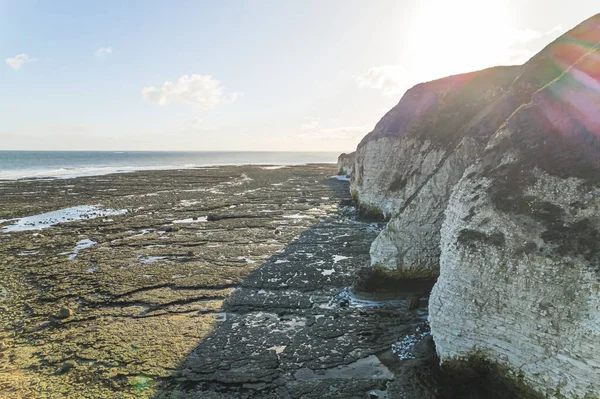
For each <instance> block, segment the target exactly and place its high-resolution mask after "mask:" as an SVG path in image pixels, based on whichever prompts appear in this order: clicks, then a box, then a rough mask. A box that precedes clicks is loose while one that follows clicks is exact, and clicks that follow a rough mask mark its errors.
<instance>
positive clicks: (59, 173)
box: [0, 162, 335, 181]
mask: <svg viewBox="0 0 600 399" xmlns="http://www.w3.org/2000/svg"><path fill="white" fill-rule="evenodd" d="M319 163H323V164H334V163H335V162H319ZM261 165H265V164H264V162H263V163H235V162H227V163H210V164H186V165H152V166H90V167H82V168H60V169H19V170H0V181H1V180H19V179H73V178H76V177H90V176H102V175H109V174H113V173H132V172H138V171H149V170H183V169H204V168H216V167H219V166H261ZM302 165H307V163H306V162H304V163H302V162H301V163H298V162H281V163H279V164H277V165H271V166H267V167H268V168H282V167H286V166H302ZM267 167H265V168H267Z"/></svg>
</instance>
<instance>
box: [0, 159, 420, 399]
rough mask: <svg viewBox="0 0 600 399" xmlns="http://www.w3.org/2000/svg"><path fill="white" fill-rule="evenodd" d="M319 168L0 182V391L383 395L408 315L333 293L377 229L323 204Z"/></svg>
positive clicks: (334, 203) (342, 289) (334, 196)
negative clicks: (48, 217)
mask: <svg viewBox="0 0 600 399" xmlns="http://www.w3.org/2000/svg"><path fill="white" fill-rule="evenodd" d="M336 169H337V168H336V166H335V165H307V166H295V167H286V168H278V169H274V168H263V167H259V166H252V167H249V166H245V167H219V168H199V169H190V170H173V171H146V172H136V173H127V174H116V175H109V176H97V177H85V178H77V179H68V180H49V179H48V180H46V179H37V180H30V181H16V182H8V181H6V182H0V203H2V204H3V206H2V208H1V209H0V220H1V221H0V275H1V279H0V342H2V346H1V350H0V392H1V393H2V395H10V397H16V398H19V397H35V398H73V397H78V398H79V397H81V398H130V397H132V398H133V397H135V398H140V397H141V398H144V397H161V398H162V397H202V398H211V397H215V398H228V397H231V398H238V397H241V398H244V397H260V398H263V397H265V398H268V397H278V398H279V397H292V398H313V397H339V398H352V397H357V398H358V397H366V395H367V393H368V392H369V391H373V392H380V393H378V394H379V395H380V396H379V397H386V396H385V395H388V393H386V386H387V383H388V381H390V380H391V379H392V378H393V376H394V371H393V370H394V367H395V366H394V363H393V362H392V361H390V359H391V358H392V357H390V356H389V353H391V344H392V343H394V342H396V341H397V340H398V339H399V338H400V337H401V336H402V334H404V333H405V332H408V331H410V330H411V329H412V330H414V326H415V325H417V324H418V323H419V322H420V321H421V320H422V319H423V317H424V316H425V313H424V309H423V308H421V309H416V310H413V311H410V312H409V311H408V310H407V308H406V304H405V303H403V302H392V303H373V302H369V301H361V300H358V299H357V298H355V297H354V296H353V295H352V294H351V292H350V291H349V289H348V288H347V287H349V286H351V285H352V280H353V273H354V271H355V270H357V269H358V268H359V267H361V266H363V264H364V263H365V262H367V261H368V247H369V244H370V243H371V241H372V239H373V238H374V236H375V235H376V234H377V231H379V229H380V226H379V225H377V224H372V223H366V222H361V221H359V220H358V219H357V218H356V216H355V214H354V211H353V208H350V207H341V206H339V204H340V201H341V200H344V199H346V200H347V199H348V198H349V193H348V183H347V182H344V181H338V180H336V179H332V178H331V176H332V175H334V174H335V173H336V172H337V170H336ZM80 206H95V207H88V208H86V211H85V212H84V213H82V214H81V215H79V216H78V218H75V219H74V220H71V221H69V220H68V219H69V218H65V219H61V217H62V216H61V215H65V212H62V213H59V214H58V215H57V214H54V213H53V214H52V217H53V218H58V219H59V220H58V223H57V224H53V223H54V222H56V221H57V220H52V221H46V222H48V223H52V224H53V225H52V226H45V227H46V228H44V229H42V230H35V229H33V228H35V227H40V225H37V224H36V223H38V222H39V220H36V221H34V222H31V223H33V224H32V225H31V224H30V220H32V219H27V220H28V222H27V223H28V225H27V226H26V228H25V229H24V230H18V231H17V230H15V231H9V230H8V229H6V227H7V226H12V225H15V223H18V221H15V220H14V219H17V218H23V217H27V216H34V215H40V214H44V213H46V212H54V211H57V210H65V209H71V208H73V207H80ZM96 207H97V208H96ZM76 209H79V208H76ZM99 209H100V210H99ZM101 209H104V210H114V211H115V212H113V213H111V214H110V215H107V214H104V213H102V212H103V211H101ZM71 210H72V209H71ZM69 215H70V213H69ZM21 220H22V219H21ZM224 301H225V302H224ZM375 305H377V306H375ZM386 353H388V355H386ZM386 356H387V357H386Z"/></svg>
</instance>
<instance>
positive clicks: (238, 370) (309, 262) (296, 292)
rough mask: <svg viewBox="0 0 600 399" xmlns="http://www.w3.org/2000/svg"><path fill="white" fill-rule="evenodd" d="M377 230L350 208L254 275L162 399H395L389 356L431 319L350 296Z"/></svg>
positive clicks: (395, 304)
mask: <svg viewBox="0 0 600 399" xmlns="http://www.w3.org/2000/svg"><path fill="white" fill-rule="evenodd" d="M378 227H379V226H377V225H376V224H372V223H365V222H361V221H359V220H357V219H356V215H355V212H354V210H353V209H352V208H346V209H343V210H341V211H340V214H339V215H336V216H334V217H330V218H327V219H325V220H323V221H321V222H319V223H318V224H316V225H313V226H311V227H310V228H309V229H308V230H306V231H305V232H304V233H303V234H302V235H301V236H300V237H299V238H298V239H297V240H296V241H294V242H293V243H291V244H289V245H288V246H287V247H286V248H285V249H284V250H283V251H280V252H279V253H277V254H276V255H274V256H273V257H272V258H270V259H269V260H268V261H267V262H265V264H263V266H261V267H260V268H259V269H256V270H254V271H253V272H251V273H250V274H249V276H248V278H247V279H245V280H244V281H243V283H242V284H241V286H240V287H238V288H237V289H236V290H235V292H234V293H233V294H232V295H231V296H230V297H229V298H228V299H227V300H226V301H225V303H224V306H223V313H222V319H221V320H222V321H221V322H220V326H219V327H218V328H217V330H215V332H214V333H213V334H212V335H211V336H210V337H208V338H207V339H206V340H205V341H204V342H202V343H201V344H200V345H199V346H198V347H197V348H196V349H195V350H194V351H192V353H191V354H190V355H189V356H188V358H187V359H186V360H185V362H184V363H183V364H182V365H181V367H180V370H179V371H178V372H177V373H175V374H174V376H173V378H172V379H171V380H170V381H168V382H166V383H165V384H164V385H163V387H162V391H161V392H160V393H159V394H158V396H157V397H161V398H162V397H173V396H175V397H189V398H194V397H199V395H201V396H202V397H210V398H213V397H214V398H365V397H368V396H367V395H368V392H369V391H373V390H377V391H379V392H380V394H379V395H380V396H379V397H382V398H383V397H388V394H389V393H388V392H386V390H387V384H388V382H390V381H391V380H393V379H394V373H393V372H392V371H391V370H390V369H389V368H388V366H387V365H386V364H385V358H384V357H383V356H382V354H384V353H387V352H389V351H390V349H391V344H392V343H394V342H395V341H396V340H397V339H398V337H399V336H402V335H406V333H407V332H408V331H410V330H414V328H415V326H416V325H418V324H419V323H422V322H423V320H424V318H426V312H425V309H424V308H421V309H420V310H419V309H417V310H414V311H408V310H407V306H406V301H403V300H395V301H380V302H375V301H368V300H361V299H358V298H356V297H355V296H354V295H353V294H352V292H351V290H350V289H349V286H350V285H351V283H352V281H353V279H354V273H355V271H356V270H357V269H358V268H359V267H360V266H362V265H363V264H364V263H365V262H368V256H369V255H368V248H369V245H370V243H371V240H372V239H373V238H374V237H375V235H376V233H377V231H378ZM382 359H384V360H383V361H382ZM392 368H393V367H392ZM390 397H392V396H390Z"/></svg>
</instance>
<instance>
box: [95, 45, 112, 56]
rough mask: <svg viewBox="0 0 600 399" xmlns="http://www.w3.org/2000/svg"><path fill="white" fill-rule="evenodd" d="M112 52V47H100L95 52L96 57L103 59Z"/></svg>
mask: <svg viewBox="0 0 600 399" xmlns="http://www.w3.org/2000/svg"><path fill="white" fill-rule="evenodd" d="M112 52H113V49H112V47H100V48H99V49H98V50H96V57H105V56H107V55H108V54H111V53H112Z"/></svg>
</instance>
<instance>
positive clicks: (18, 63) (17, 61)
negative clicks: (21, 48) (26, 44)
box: [5, 53, 37, 71]
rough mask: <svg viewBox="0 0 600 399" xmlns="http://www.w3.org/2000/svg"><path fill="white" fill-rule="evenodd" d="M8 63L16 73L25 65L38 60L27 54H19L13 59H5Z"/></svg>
mask: <svg viewBox="0 0 600 399" xmlns="http://www.w3.org/2000/svg"><path fill="white" fill-rule="evenodd" d="M5 61H6V63H7V64H8V65H9V66H10V67H11V68H12V69H14V70H15V71H18V70H19V69H21V67H22V66H23V65H25V64H29V63H31V62H35V61H37V58H31V57H30V56H28V55H27V54H25V53H21V54H17V55H15V56H14V57H13V58H7V59H5Z"/></svg>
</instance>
